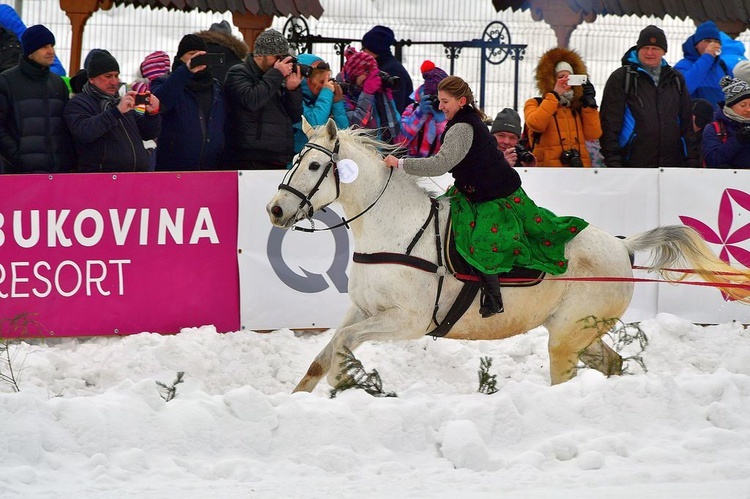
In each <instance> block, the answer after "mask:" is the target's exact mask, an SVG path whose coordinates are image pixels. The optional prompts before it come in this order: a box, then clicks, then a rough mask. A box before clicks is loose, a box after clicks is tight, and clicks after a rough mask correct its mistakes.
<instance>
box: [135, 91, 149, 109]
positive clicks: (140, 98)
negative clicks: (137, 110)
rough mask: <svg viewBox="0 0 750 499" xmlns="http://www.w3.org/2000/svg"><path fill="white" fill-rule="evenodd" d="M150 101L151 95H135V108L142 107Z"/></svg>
mask: <svg viewBox="0 0 750 499" xmlns="http://www.w3.org/2000/svg"><path fill="white" fill-rule="evenodd" d="M150 99H151V94H149V93H143V94H135V105H136V106H143V105H146V104H148V103H149V101H150Z"/></svg>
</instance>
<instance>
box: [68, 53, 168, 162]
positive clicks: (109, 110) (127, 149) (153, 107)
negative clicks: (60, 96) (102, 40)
mask: <svg viewBox="0 0 750 499" xmlns="http://www.w3.org/2000/svg"><path fill="white" fill-rule="evenodd" d="M86 76H87V78H88V80H87V81H86V83H85V84H84V85H83V88H82V90H81V93H79V94H76V95H74V96H73V97H72V98H71V99H70V101H68V104H67V105H66V106H65V110H64V111H63V117H64V118H65V123H66V124H67V125H68V129H69V130H70V133H71V134H72V136H73V142H74V144H75V147H76V151H77V152H78V171H79V172H83V173H86V172H145V171H148V168H149V155H148V153H147V152H146V148H145V147H144V146H143V141H144V140H151V139H155V138H156V137H157V136H158V135H159V131H160V130H161V116H160V115H159V99H158V98H157V97H156V96H154V95H152V96H151V97H150V99H149V101H148V102H147V103H145V105H144V109H145V112H144V113H138V112H136V111H135V108H136V96H137V93H136V92H134V91H132V90H130V91H128V92H127V93H125V95H123V96H120V94H119V93H118V91H119V88H120V65H119V64H118V63H117V60H115V58H114V57H113V56H112V55H111V54H110V53H109V52H107V51H105V50H100V51H98V52H95V53H93V54H92V55H91V58H90V60H89V62H88V65H87V66H86Z"/></svg>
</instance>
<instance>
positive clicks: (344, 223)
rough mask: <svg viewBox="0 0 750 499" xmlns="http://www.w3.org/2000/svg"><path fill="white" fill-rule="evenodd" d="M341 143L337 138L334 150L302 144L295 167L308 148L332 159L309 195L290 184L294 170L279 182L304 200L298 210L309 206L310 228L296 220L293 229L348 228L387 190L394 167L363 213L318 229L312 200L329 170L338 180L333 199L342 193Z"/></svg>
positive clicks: (320, 230)
mask: <svg viewBox="0 0 750 499" xmlns="http://www.w3.org/2000/svg"><path fill="white" fill-rule="evenodd" d="M339 145H340V143H339V140H338V139H336V143H335V145H334V147H333V151H331V150H329V149H326V148H325V147H323V146H319V145H318V144H313V143H311V142H308V143H307V144H305V145H304V146H302V152H301V153H300V155H299V156H297V160H296V161H295V162H294V168H297V167H298V166H299V165H300V163H301V161H302V158H303V157H304V156H305V154H306V153H307V150H306V149H308V150H309V149H315V150H318V151H320V152H322V153H324V154H326V155H327V156H328V157H329V158H330V161H328V163H327V164H326V166H325V169H324V170H323V174H322V175H321V176H320V178H319V179H318V182H317V183H316V184H315V186H314V187H313V188H312V190H310V193H309V194H308V195H307V196H305V195H304V194H303V193H302V192H300V191H298V190H297V189H295V188H294V187H292V186H291V185H289V184H290V183H291V181H292V178H293V177H294V172H292V173H291V174H290V175H289V178H288V180H287V182H286V183H283V182H282V183H281V184H279V190H285V191H288V192H291V193H292V194H294V195H295V196H297V197H298V198H300V199H301V200H302V201H300V204H299V206H298V207H297V212H299V211H301V210H302V209H303V208H304V207H305V206H308V209H307V213H306V214H305V219H306V220H309V221H310V227H309V228H308V227H298V226H297V224H296V222H295V224H294V225H293V226H292V230H299V231H302V232H322V231H324V230H333V229H336V228H338V227H346V228H347V229H348V228H349V222H352V221H354V220H356V219H358V218H359V217H361V216H362V215H364V214H365V213H367V212H368V211H370V209H371V208H372V207H373V206H375V203H377V202H378V201H379V200H380V198H381V197H382V196H383V193H384V192H385V189H386V188H387V187H388V184H389V183H390V182H391V177H392V176H393V168H389V170H390V172H389V173H388V178H387V179H386V181H385V185H384V186H383V189H382V190H381V191H380V194H378V197H376V198H375V200H374V201H373V202H372V203H370V205H369V206H368V207H367V208H365V209H364V210H363V211H362V212H361V213H359V214H357V215H355V216H353V217H352V218H349V219H346V218H343V217H342V218H341V223H338V224H336V225H332V226H330V227H325V228H323V229H316V228H315V222H314V221H313V218H312V217H313V214H314V209H313V205H312V202H311V201H312V197H313V196H314V195H315V193H316V192H318V190H319V189H320V186H321V184H322V183H323V180H325V178H326V177H327V176H328V172H329V171H331V170H333V178H334V179H335V181H336V197H335V198H333V200H334V201H335V200H336V199H338V198H339V195H340V194H341V179H340V178H339V170H338V167H337V166H336V163H337V162H338V160H339ZM332 202H333V201H332Z"/></svg>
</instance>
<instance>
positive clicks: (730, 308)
mask: <svg viewBox="0 0 750 499" xmlns="http://www.w3.org/2000/svg"><path fill="white" fill-rule="evenodd" d="M519 172H520V173H521V176H522V178H523V185H524V189H525V190H526V192H527V193H528V194H529V196H530V197H531V198H532V199H533V200H534V201H535V202H536V203H537V204H538V205H540V206H544V207H546V208H548V209H550V210H552V211H553V212H555V213H557V214H559V215H577V216H580V217H582V218H584V219H586V220H587V221H589V222H590V223H592V224H594V225H597V226H598V227H601V228H602V229H604V230H606V231H608V232H610V233H612V234H614V235H622V236H630V235H633V234H635V233H637V232H642V231H645V230H648V229H652V228H654V227H657V226H658V225H667V224H682V223H684V222H683V221H682V220H681V218H680V217H691V219H696V220H699V221H703V222H704V223H705V224H706V225H707V226H709V227H713V228H714V230H715V231H716V233H717V234H726V235H727V236H726V240H727V241H731V242H727V243H726V244H711V245H710V246H711V247H712V249H714V251H715V252H716V253H717V254H719V253H720V252H722V250H723V249H724V248H725V247H726V248H729V250H728V251H725V253H727V254H729V255H730V257H731V253H732V251H734V252H735V253H736V254H739V252H740V251H745V252H746V253H750V240H744V241H742V240H734V239H738V238H739V236H737V234H736V233H737V232H738V229H739V228H741V227H743V226H745V225H747V224H748V221H749V220H750V209H749V208H747V207H745V208H743V207H742V206H741V205H740V203H739V202H737V201H735V200H734V198H740V199H741V200H744V199H745V198H743V197H742V193H744V196H745V197H746V198H750V194H749V192H750V172H746V171H720V170H703V169H700V170H698V169H695V170H691V169H677V168H675V169H667V170H659V169H655V168H654V169H632V168H628V169H607V168H601V169H589V168H587V169H577V168H538V169H534V168H529V169H523V170H519ZM284 173H285V172H283V171H263V172H243V174H242V175H241V176H240V184H239V189H240V192H239V199H240V216H239V238H238V241H239V248H240V253H239V267H240V293H241V299H240V305H241V323H242V327H243V328H245V329H254V330H266V329H279V328H285V327H286V328H291V329H297V328H299V329H304V328H330V327H336V326H337V325H338V324H339V322H340V321H341V319H342V318H343V315H344V312H345V311H346V309H347V308H348V306H349V299H348V296H347V294H346V285H347V282H348V277H347V270H348V266H349V265H350V262H351V254H352V253H353V248H354V243H353V240H352V238H351V234H350V232H349V231H348V230H346V229H345V228H343V227H341V228H338V229H334V230H333V231H322V232H316V233H312V234H310V233H305V232H298V231H284V230H281V229H275V228H273V226H272V225H271V223H270V221H269V219H268V215H267V214H266V209H265V206H266V204H267V203H268V201H269V200H270V199H271V197H273V195H274V193H275V192H276V190H277V188H278V184H279V183H280V182H281V179H282V178H283V175H284ZM420 182H422V183H423V184H424V185H428V186H430V185H431V186H434V188H435V191H439V190H440V189H442V188H445V187H446V186H447V185H448V184H449V183H450V176H444V177H441V178H439V179H424V180H421V181H420ZM727 189H729V194H727ZM732 189H734V190H732ZM730 194H733V195H734V198H733V197H732V196H731V195H730ZM722 197H724V198H727V200H725V202H724V204H725V206H731V209H730V210H729V212H731V214H727V213H725V214H724V218H723V219H722V220H724V221H723V222H719V211H720V202H721V200H722ZM727 210H728V209H727V208H726V207H725V211H727ZM342 215H343V213H342V210H341V208H340V207H339V206H336V205H334V206H333V208H332V209H331V208H329V209H328V210H327V213H318V214H316V217H315V227H316V228H324V227H327V226H331V225H334V224H336V223H338V222H340V221H341V217H342ZM727 217H728V218H727ZM729 219H731V223H729V222H727V220H729ZM722 223H723V224H724V225H725V227H724V229H722V230H723V231H724V232H721V230H720V228H719V227H720V225H721V224H722ZM728 223H729V228H727V227H726V225H727V224H728ZM747 230H748V229H747V228H746V229H745V231H747ZM733 234H734V235H735V238H734V239H731V236H732V235H733ZM739 234H740V235H741V234H742V232H740V233H739ZM647 256H648V255H646V254H638V255H636V265H640V264H644V263H646V262H645V259H646V257H647ZM730 262H731V263H732V264H733V265H735V266H736V267H738V268H741V269H744V268H745V267H744V266H743V265H741V264H739V263H738V262H737V260H736V259H734V258H730ZM636 276H637V277H645V278H657V277H658V276H657V275H655V274H646V273H643V272H638V273H636ZM659 312H667V313H671V314H675V315H678V316H680V317H683V318H685V319H688V320H691V321H694V322H698V323H723V322H729V321H732V320H737V321H741V322H744V323H747V322H750V307H748V306H747V305H740V304H737V303H731V302H727V301H725V300H724V299H723V297H722V295H721V293H720V292H719V291H718V290H716V289H715V288H710V287H701V286H691V285H686V284H654V283H637V284H636V285H635V293H634V297H633V301H632V303H631V306H630V308H629V309H628V311H627V313H626V314H625V317H624V320H625V321H636V320H641V319H645V318H649V317H653V316H654V315H655V314H657V313H659Z"/></svg>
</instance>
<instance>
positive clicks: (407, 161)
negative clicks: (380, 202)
mask: <svg viewBox="0 0 750 499" xmlns="http://www.w3.org/2000/svg"><path fill="white" fill-rule="evenodd" d="M438 97H439V101H440V110H441V111H442V112H443V113H445V117H446V119H447V120H448V124H447V125H446V127H445V132H444V134H443V140H442V146H441V148H440V151H439V152H438V153H437V154H435V155H434V156H430V157H428V158H407V157H405V158H396V157H395V156H392V155H389V156H387V157H386V158H385V160H384V162H385V165H386V166H387V167H390V168H398V169H401V170H403V171H405V172H406V173H408V174H410V175H417V176H426V177H434V176H440V175H443V174H445V173H447V172H450V173H451V175H452V176H453V178H454V180H455V184H454V186H453V187H451V188H450V189H448V192H447V193H446V195H447V196H449V197H450V200H451V220H452V225H453V231H454V233H455V237H456V247H457V249H458V251H459V253H461V255H462V256H463V257H464V258H465V259H466V261H467V262H469V263H470V264H471V265H472V266H473V267H474V269H476V270H475V271H476V273H477V274H478V278H479V281H480V284H481V286H482V297H481V302H480V309H479V312H480V314H481V315H482V317H485V318H486V317H491V316H492V315H495V314H499V313H502V312H503V311H504V306H503V299H502V295H501V290H500V283H499V281H498V277H497V274H500V273H503V272H508V271H509V270H510V269H511V268H513V267H514V266H517V267H527V268H533V269H537V270H542V271H545V272H549V273H550V274H553V275H558V274H561V273H563V272H565V271H566V270H567V266H568V261H567V260H566V258H565V243H567V242H568V241H569V240H571V239H573V237H575V236H576V235H577V234H578V233H579V232H580V231H582V230H583V229H585V228H586V227H587V226H588V223H587V222H586V221H584V220H582V219H580V218H577V217H558V216H556V215H555V214H554V213H552V212H550V211H549V210H546V209H544V208H542V207H540V206H537V205H536V204H535V203H534V201H532V200H531V198H529V196H528V195H526V192H525V191H524V190H523V188H522V187H521V177H520V176H519V174H518V172H517V171H516V170H515V169H514V168H511V166H510V165H509V164H508V162H507V161H506V160H505V157H504V156H503V154H501V153H500V150H499V149H498V148H497V142H496V140H495V138H494V137H493V136H492V134H490V131H489V129H488V128H487V125H486V124H485V122H484V120H485V119H486V116H485V115H484V113H483V112H482V110H481V109H479V108H478V107H476V104H475V101H474V95H473V92H472V91H471V88H470V87H469V85H468V84H467V83H466V82H465V81H464V80H462V79H461V78H459V77H457V76H449V77H447V78H445V79H444V80H443V81H441V82H440V85H438Z"/></svg>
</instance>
